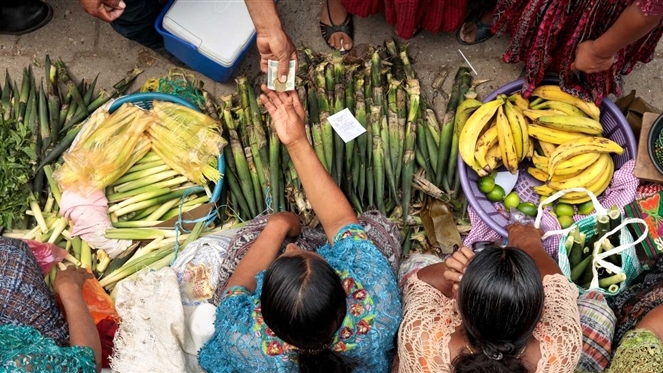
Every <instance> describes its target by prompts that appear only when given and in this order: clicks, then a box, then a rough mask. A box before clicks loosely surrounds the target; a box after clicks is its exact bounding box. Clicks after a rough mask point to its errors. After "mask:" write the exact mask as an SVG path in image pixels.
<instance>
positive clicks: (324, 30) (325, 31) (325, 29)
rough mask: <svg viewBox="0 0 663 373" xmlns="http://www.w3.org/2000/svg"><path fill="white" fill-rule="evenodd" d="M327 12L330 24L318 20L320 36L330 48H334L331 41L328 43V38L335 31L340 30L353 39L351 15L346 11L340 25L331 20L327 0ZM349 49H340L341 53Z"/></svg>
mask: <svg viewBox="0 0 663 373" xmlns="http://www.w3.org/2000/svg"><path fill="white" fill-rule="evenodd" d="M327 14H329V21H330V22H331V25H327V24H325V23H322V21H320V33H321V34H322V38H323V39H325V43H327V45H328V46H329V48H331V49H336V48H334V46H333V45H331V43H329V39H331V36H332V35H334V34H335V33H337V32H342V33H344V34H346V35H348V36H349V37H350V39H352V40H354V38H355V36H354V31H355V30H354V22H353V20H352V15H351V14H350V13H348V15H347V17H345V20H343V23H341V24H340V25H337V24H335V23H334V21H333V20H332V16H331V11H330V10H329V0H327ZM353 44H354V43H353ZM347 52H349V51H346V50H342V51H341V53H347Z"/></svg>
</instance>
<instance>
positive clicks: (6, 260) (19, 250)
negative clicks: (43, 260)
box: [0, 237, 69, 345]
mask: <svg viewBox="0 0 663 373" xmlns="http://www.w3.org/2000/svg"><path fill="white" fill-rule="evenodd" d="M0 304H2V307H0V325H15V326H19V325H20V326H30V327H32V328H34V329H36V330H37V331H39V332H40V333H41V334H42V335H44V336H45V337H48V338H51V339H53V340H55V342H56V343H58V344H59V345H65V344H67V343H69V331H68V329H67V324H66V322H65V319H64V317H63V316H62V312H60V309H59V308H58V307H57V306H56V304H55V296H54V295H53V293H52V292H51V291H50V290H49V289H48V288H47V287H46V284H45V283H44V275H43V273H42V271H41V268H40V267H39V264H38V263H37V259H36V258H35V256H34V255H33V254H32V250H30V248H29V247H28V245H26V244H25V243H24V242H23V241H20V240H12V239H6V238H2V237H0Z"/></svg>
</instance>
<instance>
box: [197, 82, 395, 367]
mask: <svg viewBox="0 0 663 373" xmlns="http://www.w3.org/2000/svg"><path fill="white" fill-rule="evenodd" d="M263 91H264V92H265V95H262V96H261V99H262V102H263V103H264V105H265V108H266V109H267V110H268V111H269V113H270V115H271V116H272V118H273V123H274V126H275V128H276V131H277V133H278V135H279V138H280V140H281V142H282V143H283V144H284V145H285V146H286V148H287V150H288V153H289V155H290V158H291V159H292V162H293V164H294V166H295V168H296V170H297V173H298V175H299V177H300V179H301V182H302V185H303V187H304V191H305V193H306V197H307V198H308V200H309V202H310V203H311V206H312V207H313V210H314V211H315V213H316V216H317V218H318V219H319V220H320V223H321V225H322V228H323V229H324V233H321V232H319V231H317V230H315V232H313V231H314V230H312V229H310V228H306V227H301V225H300V221H299V218H298V216H297V215H295V214H293V213H289V212H288V213H284V212H281V213H277V214H272V215H269V217H266V218H259V219H256V220H255V221H253V222H251V223H250V224H249V225H248V227H247V228H245V229H243V230H241V231H239V232H238V233H237V234H236V235H235V237H234V238H233V239H232V240H231V242H230V243H229V249H228V251H229V252H230V253H232V254H230V256H232V258H230V259H231V260H230V261H232V259H233V258H235V257H241V260H239V263H238V264H237V267H236V268H235V269H234V271H233V272H232V275H231V276H230V278H229V279H228V280H227V282H224V283H223V284H221V285H219V286H217V288H216V295H215V297H214V300H213V301H214V302H215V303H218V307H217V309H216V316H215V317H216V321H215V331H214V335H213V336H212V338H211V339H210V340H209V341H208V342H207V343H206V344H205V345H204V346H203V348H202V349H201V350H200V352H199V355H198V356H199V362H200V366H201V367H202V368H203V369H205V370H206V371H208V372H215V373H217V372H242V373H243V372H270V373H271V372H301V373H349V372H353V373H362V372H365V373H383V372H385V373H386V372H389V371H390V370H391V367H392V361H393V357H394V355H395V352H396V346H395V337H396V332H397V331H398V325H399V324H400V320H401V303H400V294H399V292H398V286H397V283H396V271H397V269H398V258H400V243H399V242H400V241H399V237H398V229H397V228H396V227H395V226H394V225H393V224H392V223H391V222H389V220H388V219H387V218H385V217H384V216H381V215H378V214H376V213H373V212H369V213H364V214H362V216H360V217H359V218H357V216H356V214H355V213H354V211H353V210H352V208H351V206H350V204H349V203H348V201H347V199H346V198H345V196H344V195H343V193H342V192H341V190H340V189H339V188H338V186H337V185H336V184H335V183H334V181H333V180H332V179H331V177H330V176H329V174H328V173H327V171H326V170H325V168H324V166H323V165H322V163H320V161H319V160H318V158H317V157H316V155H315V152H314V150H313V148H312V147H311V145H310V144H309V143H308V140H307V138H306V133H305V129H304V122H303V120H302V118H303V117H304V110H303V108H302V105H301V103H300V101H299V98H298V96H297V93H296V92H289V93H276V92H272V91H268V90H267V89H266V87H265V86H263ZM257 232H258V233H259V234H257V237H256V236H255V233H257ZM319 235H321V236H322V239H320V238H319V237H318V236H319ZM325 241H326V242H325ZM246 246H248V247H249V248H248V249H247V250H245V251H244V250H241V249H240V250H237V251H235V248H236V247H246ZM238 252H239V253H238ZM231 264H232V263H231ZM221 281H223V279H221Z"/></svg>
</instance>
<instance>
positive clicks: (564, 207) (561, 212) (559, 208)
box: [555, 203, 576, 216]
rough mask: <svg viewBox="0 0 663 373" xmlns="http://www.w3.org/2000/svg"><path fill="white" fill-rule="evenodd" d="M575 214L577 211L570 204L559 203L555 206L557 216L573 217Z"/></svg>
mask: <svg viewBox="0 0 663 373" xmlns="http://www.w3.org/2000/svg"><path fill="white" fill-rule="evenodd" d="M575 213H576V210H575V209H574V208H573V206H571V205H569V204H568V203H558V204H557V205H556V206H555V214H557V216H573V215H574V214H575Z"/></svg>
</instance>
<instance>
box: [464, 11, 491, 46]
mask: <svg viewBox="0 0 663 373" xmlns="http://www.w3.org/2000/svg"><path fill="white" fill-rule="evenodd" d="M467 23H474V25H475V26H476V27H477V34H476V37H475V38H474V42H473V43H468V42H466V41H465V40H463V38H461V33H462V32H463V26H461V27H460V28H459V29H458V31H456V40H457V41H458V43H459V44H461V45H476V44H480V43H483V42H484V41H486V40H488V39H490V38H492V37H493V35H494V34H493V33H492V32H491V31H490V28H491V26H490V25H487V24H485V23H483V22H481V12H480V11H475V12H473V13H472V14H470V15H469V16H468V17H467V20H466V21H465V22H464V23H463V25H465V24H467Z"/></svg>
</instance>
